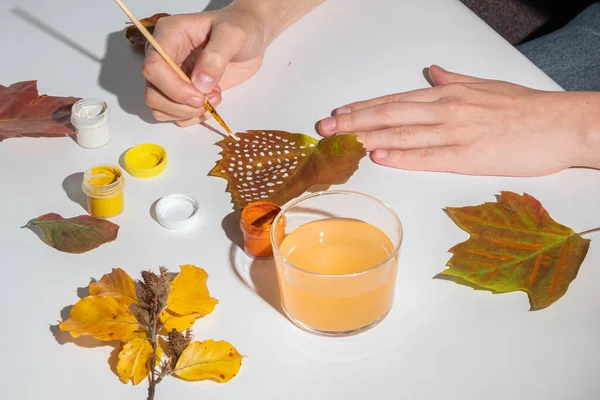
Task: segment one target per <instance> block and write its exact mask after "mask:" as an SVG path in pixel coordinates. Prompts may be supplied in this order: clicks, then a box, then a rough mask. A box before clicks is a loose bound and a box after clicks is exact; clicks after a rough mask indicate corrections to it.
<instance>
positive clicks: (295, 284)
mask: <svg viewBox="0 0 600 400" xmlns="http://www.w3.org/2000/svg"><path fill="white" fill-rule="evenodd" d="M279 251H280V253H281V254H282V255H283V256H284V257H285V258H286V259H287V262H286V261H284V260H281V259H278V260H277V268H278V277H279V286H280V291H281V297H282V303H283V306H284V307H285V309H286V310H287V312H288V313H289V314H290V315H291V316H292V317H293V318H294V319H296V320H298V321H299V322H301V323H302V324H304V325H308V326H309V327H311V328H314V329H317V330H321V331H331V332H341V331H351V330H356V329H360V328H363V327H366V326H369V325H371V324H373V323H375V322H378V321H379V320H381V319H382V318H383V317H384V316H385V315H386V314H387V313H388V312H389V310H390V308H391V307H392V303H393V298H394V288H395V281H396V272H397V254H396V256H394V257H393V258H392V259H390V260H387V259H388V258H389V257H390V255H391V254H392V252H393V251H394V245H393V243H392V242H391V240H390V239H389V238H388V236H387V235H386V234H385V233H383V232H382V231H381V230H380V229H378V228H377V227H375V226H373V225H371V224H368V223H366V222H363V221H359V220H355V219H347V218H328V219H322V220H318V221H313V222H310V223H308V224H305V225H302V226H300V227H298V228H296V229H295V230H294V231H292V232H291V233H290V234H289V235H287V236H286V237H285V239H284V240H283V241H282V243H281V245H280V246H279ZM386 260H387V261H386ZM384 262H385V264H383V265H380V264H382V263H384ZM289 263H292V264H294V265H295V266H297V267H299V268H300V269H302V270H304V271H301V270H299V269H297V268H294V267H293V266H290V265H289ZM378 265H379V266H378ZM375 266H378V267H377V268H373V267H375ZM311 272H312V273H311ZM315 274H321V275H315ZM323 274H325V275H328V276H322V275H323ZM348 274H357V275H349V276H347V275H348Z"/></svg>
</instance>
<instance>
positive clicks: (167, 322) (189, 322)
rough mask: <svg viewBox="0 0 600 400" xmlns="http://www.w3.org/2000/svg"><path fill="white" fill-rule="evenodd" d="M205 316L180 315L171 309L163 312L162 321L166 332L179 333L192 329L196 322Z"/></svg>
mask: <svg viewBox="0 0 600 400" xmlns="http://www.w3.org/2000/svg"><path fill="white" fill-rule="evenodd" d="M203 315H204V314H201V313H193V314H188V315H180V314H176V313H173V312H171V311H170V310H169V309H166V310H165V311H163V312H162V313H161V315H160V320H161V322H162V323H163V327H164V329H165V331H167V332H168V331H171V330H173V329H175V330H176V331H178V332H183V331H185V330H186V329H190V328H191V327H192V326H194V323H195V322H196V320H197V319H198V318H200V317H202V316H203Z"/></svg>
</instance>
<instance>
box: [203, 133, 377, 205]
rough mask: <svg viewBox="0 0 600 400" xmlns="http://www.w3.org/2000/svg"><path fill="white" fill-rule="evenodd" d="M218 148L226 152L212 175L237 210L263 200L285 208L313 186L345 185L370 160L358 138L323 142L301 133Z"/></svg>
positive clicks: (243, 138) (261, 136)
mask: <svg viewBox="0 0 600 400" xmlns="http://www.w3.org/2000/svg"><path fill="white" fill-rule="evenodd" d="M236 136H237V137H238V138H239V140H236V139H234V138H232V137H227V138H225V139H223V140H221V141H219V142H217V144H218V145H219V146H220V147H221V148H222V149H223V151H222V152H221V153H220V154H221V155H222V156H223V158H221V159H220V160H219V161H218V162H217V165H216V166H215V167H214V168H213V169H212V171H210V175H212V176H217V177H221V178H224V179H226V180H227V182H228V185H227V189H226V190H227V191H228V192H229V193H231V196H232V201H233V204H234V205H235V207H237V208H240V209H241V208H243V207H244V206H246V205H247V204H249V203H252V202H253V201H258V200H269V201H272V202H274V203H277V204H279V205H283V204H284V203H286V202H287V201H288V200H291V199H293V198H295V197H297V196H300V195H302V194H303V193H304V192H305V191H307V190H308V189H310V188H311V187H312V186H314V185H336V184H341V183H345V182H346V181H347V180H348V179H350V177H351V176H352V174H354V172H355V171H356V170H357V169H358V163H359V161H360V160H361V158H363V157H364V156H365V155H366V151H365V149H364V147H363V146H362V144H361V143H360V142H359V141H357V140H356V136H355V135H348V134H345V135H336V136H331V137H326V138H323V139H321V140H320V141H319V140H317V139H315V138H313V137H310V136H308V135H303V134H301V133H290V132H285V131H258V130H251V131H248V132H239V133H236Z"/></svg>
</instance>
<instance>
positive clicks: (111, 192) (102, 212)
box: [81, 165, 125, 218]
mask: <svg viewBox="0 0 600 400" xmlns="http://www.w3.org/2000/svg"><path fill="white" fill-rule="evenodd" d="M81 189H82V190H83V193H85V195H86V196H87V205H88V212H89V213H90V214H91V215H93V216H95V217H99V218H110V217H115V216H117V215H119V214H121V212H122V211H123V208H124V198H123V192H124V190H125V180H124V178H123V173H122V172H121V170H120V169H119V168H118V167H116V166H114V165H96V166H94V167H92V168H90V169H88V170H87V171H85V173H84V174H83V182H82V184H81Z"/></svg>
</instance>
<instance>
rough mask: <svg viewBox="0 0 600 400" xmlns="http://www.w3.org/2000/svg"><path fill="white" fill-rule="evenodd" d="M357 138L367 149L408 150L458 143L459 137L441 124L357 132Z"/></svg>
mask: <svg viewBox="0 0 600 400" xmlns="http://www.w3.org/2000/svg"><path fill="white" fill-rule="evenodd" d="M356 137H357V140H358V141H359V142H361V143H362V144H363V146H364V147H365V149H366V150H367V151H374V150H376V149H388V150H409V149H420V148H425V147H439V146H449V145H455V144H458V143H459V141H460V138H459V137H457V135H456V134H455V133H454V132H453V131H450V130H444V128H443V125H403V126H396V127H393V128H387V129H381V130H377V131H372V132H357V133H356Z"/></svg>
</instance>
